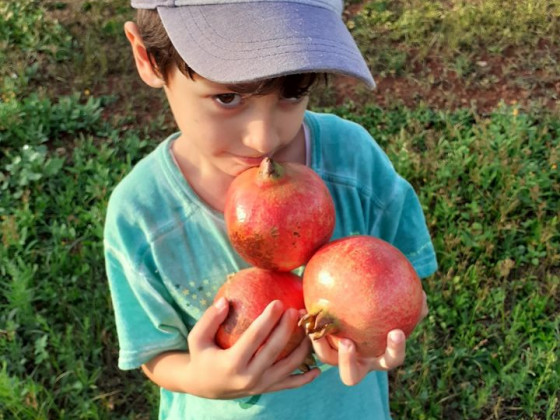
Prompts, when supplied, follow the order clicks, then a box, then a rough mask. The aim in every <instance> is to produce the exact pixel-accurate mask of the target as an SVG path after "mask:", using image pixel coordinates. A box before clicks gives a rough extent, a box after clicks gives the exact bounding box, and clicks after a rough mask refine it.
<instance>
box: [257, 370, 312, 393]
mask: <svg viewBox="0 0 560 420" xmlns="http://www.w3.org/2000/svg"><path fill="white" fill-rule="evenodd" d="M320 374H321V370H320V369H318V368H313V369H311V370H310V371H308V372H305V373H296V374H293V375H290V376H288V377H286V378H284V379H282V380H280V381H278V382H276V383H274V384H273V385H271V386H270V387H269V388H267V390H266V391H267V392H273V391H281V390H283V389H292V388H298V387H300V386H303V385H306V384H308V383H309V382H311V381H313V380H314V379H315V378H317V376H319V375H320Z"/></svg>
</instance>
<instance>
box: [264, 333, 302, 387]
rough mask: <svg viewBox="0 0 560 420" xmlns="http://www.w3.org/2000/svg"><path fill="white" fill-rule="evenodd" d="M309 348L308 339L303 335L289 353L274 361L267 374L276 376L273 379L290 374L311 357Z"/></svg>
mask: <svg viewBox="0 0 560 420" xmlns="http://www.w3.org/2000/svg"><path fill="white" fill-rule="evenodd" d="M311 348H312V347H311V343H310V341H309V339H308V338H307V337H305V339H304V340H303V341H302V342H301V343H299V345H298V346H297V347H296V348H295V349H294V350H293V351H292V352H291V353H290V354H288V355H286V356H285V357H284V358H282V359H280V360H279V361H277V362H276V363H274V365H272V367H271V368H270V369H269V370H268V373H267V375H269V376H271V377H273V378H276V379H275V381H278V380H279V379H282V378H284V377H286V376H288V375H290V374H291V373H293V372H294V371H295V370H296V369H300V368H302V367H303V365H304V364H305V363H306V361H309V360H310V358H311V359H313V356H312V355H311ZM309 367H310V366H309Z"/></svg>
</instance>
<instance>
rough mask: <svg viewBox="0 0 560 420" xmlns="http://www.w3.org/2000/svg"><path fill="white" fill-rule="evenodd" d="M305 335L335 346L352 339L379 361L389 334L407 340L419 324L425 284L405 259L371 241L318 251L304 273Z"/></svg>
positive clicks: (347, 241)
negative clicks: (396, 332)
mask: <svg viewBox="0 0 560 420" xmlns="http://www.w3.org/2000/svg"><path fill="white" fill-rule="evenodd" d="M303 295H304V299H305V307H306V309H307V315H305V316H304V317H303V318H302V319H301V320H300V325H302V326H303V327H304V328H305V330H306V332H307V334H309V335H310V336H311V338H314V339H317V338H320V337H323V336H327V338H328V339H329V341H330V342H331V344H333V345H335V346H337V345H338V339H340V338H343V337H344V338H349V339H351V340H352V341H354V343H355V344H356V349H357V351H358V353H359V354H361V355H362V356H368V357H378V356H381V355H382V354H383V353H384V352H385V349H386V347H387V334H388V333H389V331H391V330H393V329H397V328H398V329H401V330H403V331H404V333H405V335H406V336H407V337H408V336H409V335H410V333H411V332H412V330H413V329H414V327H415V326H416V324H417V323H418V322H419V320H420V316H421V312H422V304H423V293H422V284H421V282H420V278H419V277H418V275H417V274H416V271H415V270H414V268H413V267H412V265H411V264H410V262H409V261H408V260H407V258H406V257H405V256H404V255H403V254H402V253H401V252H400V251H399V250H398V249H397V248H395V247H394V246H392V245H391V244H389V243H387V242H385V241H383V240H381V239H377V238H373V237H371V236H359V235H358V236H349V237H346V238H342V239H338V240H336V241H333V242H331V243H329V244H327V245H325V246H323V247H322V248H321V249H319V250H318V251H317V253H316V254H315V255H313V257H312V258H311V260H310V261H309V262H308V264H307V266H306V268H305V271H304V273H303Z"/></svg>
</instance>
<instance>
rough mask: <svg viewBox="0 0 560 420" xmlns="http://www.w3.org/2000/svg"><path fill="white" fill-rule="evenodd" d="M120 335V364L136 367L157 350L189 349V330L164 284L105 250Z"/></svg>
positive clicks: (120, 365)
mask: <svg viewBox="0 0 560 420" xmlns="http://www.w3.org/2000/svg"><path fill="white" fill-rule="evenodd" d="M105 260H106V270H107V276H108V279H109V286H110V289H111V298H112V302H113V308H114V312H115V319H116V325H117V333H118V337H119V362H118V365H119V368H120V369H124V370H126V369H134V368H137V367H139V366H141V365H142V364H144V363H146V362H148V361H149V360H151V359H152V358H154V357H155V356H157V355H158V354H160V353H162V352H164V351H169V350H186V349H187V342H186V340H187V330H186V327H185V325H184V323H183V322H182V320H181V317H180V315H179V312H178V311H177V310H176V309H175V308H174V306H173V303H172V299H171V297H170V296H169V294H168V292H167V290H166V288H165V287H164V285H163V284H162V283H161V281H159V280H158V279H157V278H154V277H149V276H147V275H146V274H145V273H140V272H138V271H136V270H134V269H133V268H132V267H131V265H130V264H129V263H126V262H124V263H123V262H122V261H119V259H118V258H116V256H115V254H114V252H112V251H111V250H109V251H107V252H106V259H105Z"/></svg>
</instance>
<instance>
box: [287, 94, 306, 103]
mask: <svg viewBox="0 0 560 420" xmlns="http://www.w3.org/2000/svg"><path fill="white" fill-rule="evenodd" d="M305 96H306V95H301V96H292V97H289V98H287V97H282V100H283V101H284V102H288V103H291V104H297V103H298V102H301V101H302V99H303V98H305Z"/></svg>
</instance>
